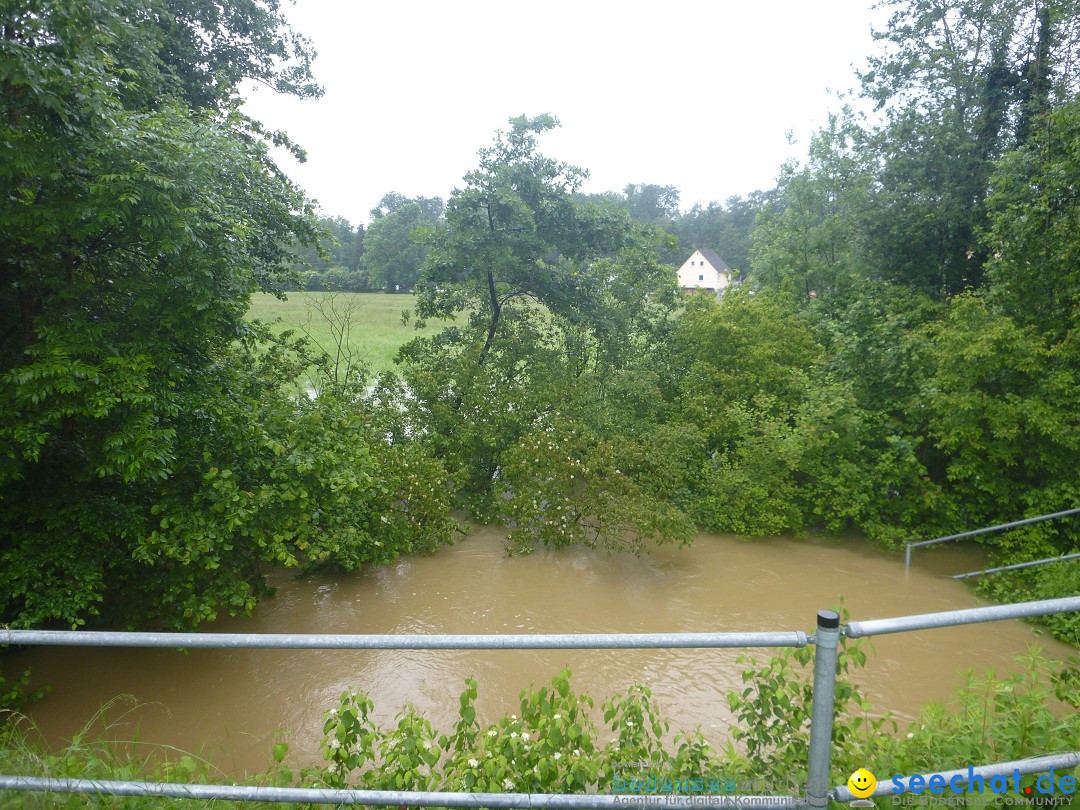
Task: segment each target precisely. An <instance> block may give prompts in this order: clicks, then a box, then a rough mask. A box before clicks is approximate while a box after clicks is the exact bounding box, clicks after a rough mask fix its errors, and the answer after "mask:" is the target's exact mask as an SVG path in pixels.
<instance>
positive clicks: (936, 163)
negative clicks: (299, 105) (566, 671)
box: [0, 0, 1080, 639]
mask: <svg viewBox="0 0 1080 810" xmlns="http://www.w3.org/2000/svg"><path fill="white" fill-rule="evenodd" d="M166 5H168V8H166ZM889 5H890V6H891V7H892V9H893V11H894V15H893V18H892V20H891V22H890V25H889V27H888V28H887V29H886V30H885V31H883V32H882V34H881V36H880V37H879V39H880V40H881V42H882V49H881V50H880V51H879V52H878V53H877V54H875V55H874V56H873V57H872V58H871V62H870V66H869V69H868V70H867V71H866V72H865V73H864V74H862V75H861V77H860V79H861V83H862V93H863V95H864V97H865V98H866V99H868V100H870V101H872V102H873V103H874V104H875V105H877V113H876V114H875V115H873V116H870V117H860V116H858V115H856V114H855V113H853V112H852V111H851V110H850V109H845V110H842V111H841V112H840V113H838V114H837V115H836V116H834V117H833V118H832V119H831V120H830V121H829V123H828V125H827V126H825V127H824V128H823V129H822V130H821V131H820V132H819V133H817V135H816V136H815V137H814V138H813V140H812V142H811V144H810V148H809V153H808V155H807V158H806V160H805V161H804V162H803V163H797V162H792V163H790V164H788V165H785V166H784V167H783V168H782V170H781V173H780V177H779V183H778V186H777V188H776V189H774V190H772V191H770V192H767V193H755V194H753V195H750V197H748V198H747V199H741V198H732V199H729V200H728V201H727V202H726V203H725V204H724V205H718V204H713V205H709V206H696V207H695V208H693V209H691V210H690V211H689V212H685V213H680V212H679V208H678V191H677V189H675V188H673V187H671V186H663V185H658V184H631V185H628V186H626V187H625V189H624V190H623V191H622V192H621V193H614V194H599V195H595V194H594V195H585V194H583V193H582V192H581V184H582V182H583V180H584V178H585V177H586V172H585V171H584V170H583V169H580V168H578V167H575V166H570V165H568V164H565V163H562V162H559V161H558V160H555V159H553V158H551V157H548V156H546V155H544V154H543V152H542V151H541V148H540V141H541V139H542V137H543V134H544V133H545V132H546V131H548V130H550V129H551V128H552V127H554V126H556V125H557V122H556V120H555V119H554V118H553V117H551V116H548V115H543V116H538V117H535V118H528V117H525V116H522V117H520V118H515V119H512V120H511V121H510V127H509V129H508V130H507V131H505V132H499V133H497V135H496V137H495V140H494V142H493V143H492V145H490V146H489V147H487V148H485V149H483V150H481V151H480V156H479V162H478V165H477V167H476V168H475V169H474V170H473V171H471V172H469V173H468V174H467V175H466V176H465V178H464V183H463V185H462V187H461V188H459V189H457V190H455V191H454V192H453V194H452V195H451V196H450V198H449V200H448V201H447V203H446V204H445V206H444V204H443V202H442V200H441V199H439V198H424V197H418V198H415V199H409V198H406V197H404V196H402V195H400V194H396V193H390V194H387V195H386V196H385V197H384V198H383V200H382V201H381V202H380V204H379V206H378V207H377V208H376V209H374V210H373V211H372V221H371V223H370V224H369V226H368V227H367V228H366V230H363V229H357V230H354V229H353V228H352V226H351V225H350V224H349V223H347V222H346V221H344V220H340V219H331V220H325V219H324V220H322V221H321V223H320V221H319V220H318V219H317V218H316V217H315V216H314V215H313V213H312V211H311V210H310V207H309V205H308V203H307V201H306V200H305V198H304V197H303V195H302V194H301V193H300V192H299V191H298V190H297V189H296V188H295V187H294V186H292V184H291V183H290V182H289V181H288V180H287V179H286V178H284V177H283V175H282V174H281V173H280V172H279V171H278V170H277V169H276V167H275V166H274V164H273V162H272V161H271V160H270V157H269V151H268V150H269V146H270V144H273V143H277V144H284V145H286V146H290V144H289V143H288V140H287V138H286V137H285V136H284V135H282V134H280V133H268V132H265V131H264V130H263V129H262V127H260V125H259V124H258V123H257V122H254V121H252V120H250V119H248V118H246V117H244V116H243V115H241V114H240V113H238V112H237V110H238V90H237V83H238V82H239V81H240V80H242V79H244V78H255V79H258V80H260V81H263V82H267V83H270V84H273V85H275V86H277V87H278V88H279V89H281V90H283V91H286V92H293V93H296V94H299V95H313V94H316V93H317V88H316V87H315V86H314V85H313V84H312V82H311V78H310V73H309V64H310V58H311V53H310V50H309V49H308V48H307V46H306V43H304V41H303V40H302V39H300V38H298V37H296V35H294V34H293V33H292V32H291V31H289V30H288V28H287V27H286V26H285V25H284V23H283V20H282V18H281V15H280V13H279V11H278V8H277V5H276V3H275V2H273V1H272V0H258V1H257V0H236V2H233V3H230V4H226V5H224V6H220V7H219V6H213V7H204V6H203V5H202V4H198V3H191V4H183V3H181V4H179V5H177V4H176V3H171V4H165V3H164V0H162V2H161V4H160V5H159V4H155V3H154V2H151V3H142V4H132V5H131V6H130V7H128V6H127V5H124V4H120V5H117V4H107V3H89V4H85V3H84V4H73V3H70V2H63V0H53V1H52V2H48V3H44V4H26V5H25V7H19V8H18V9H16V10H14V11H11V12H9V13H8V14H7V16H6V17H5V19H4V21H3V24H4V34H5V36H4V38H3V40H2V48H3V50H2V54H3V81H4V87H5V94H4V99H3V105H4V110H3V111H4V120H3V132H4V142H5V146H6V148H7V154H8V156H9V157H10V159H8V160H5V161H4V162H3V164H2V165H0V171H2V172H3V174H2V178H3V183H4V186H5V188H6V189H7V192H8V193H7V194H6V195H5V196H4V198H3V201H2V202H0V205H2V206H3V208H2V210H0V217H2V219H3V222H4V224H5V228H4V229H3V233H2V235H0V240H2V241H3V253H2V255H3V264H2V267H0V272H2V273H3V282H4V284H5V289H7V290H8V293H9V294H8V295H7V296H6V297H4V298H3V299H2V300H0V311H2V314H3V323H4V324H5V331H4V332H3V333H2V334H0V379H2V380H3V383H4V385H3V388H2V389H0V409H2V412H3V413H4V415H5V418H4V420H3V422H2V423H0V438H2V440H3V443H4V447H5V448H6V449H5V451H4V453H3V455H0V498H2V499H3V500H2V503H3V506H4V509H3V511H2V517H0V555H2V561H3V566H2V568H0V578H2V579H3V585H4V587H3V588H2V589H0V618H3V619H9V620H14V621H17V622H21V623H34V622H53V621H58V622H62V623H66V624H78V623H82V622H85V621H87V620H88V619H90V618H91V617H97V616H99V614H100V616H102V617H103V618H104V620H106V621H123V622H124V623H128V624H137V623H153V622H158V623H164V624H169V625H172V626H185V625H191V624H195V623H197V622H198V621H200V620H202V619H205V618H208V617H210V616H213V615H214V614H215V612H216V611H217V610H218V609H219V608H221V607H222V606H224V607H226V608H228V609H230V610H237V611H242V610H245V609H248V608H249V607H250V606H251V605H252V604H253V601H254V599H255V598H256V597H257V596H258V594H259V592H260V588H261V585H260V583H261V579H260V576H259V572H258V567H259V565H260V564H261V563H281V564H287V565H321V564H328V565H338V566H342V567H346V568H353V567H355V566H357V565H360V564H362V563H363V562H365V561H376V562H377V561H385V560H388V559H392V558H393V556H394V555H395V554H397V553H400V552H401V551H410V550H427V549H431V548H434V547H435V546H437V545H438V543H439V542H442V541H444V540H445V539H447V538H448V537H449V536H450V533H451V523H450V521H449V519H448V518H447V514H448V512H449V510H450V509H451V508H452V507H455V506H456V507H463V508H465V509H466V510H467V511H468V513H469V514H470V515H471V516H472V517H474V518H478V519H497V520H500V521H503V522H505V523H506V524H507V525H508V526H509V528H510V540H511V548H512V549H516V550H523V551H525V550H528V549H530V548H532V547H533V546H535V545H536V544H546V545H549V546H556V547H557V546H562V545H566V544H570V543H585V544H589V545H597V546H604V547H607V548H628V549H631V550H640V549H641V548H642V547H643V544H644V543H645V542H647V541H652V540H658V541H668V540H676V541H684V542H685V541H687V540H688V539H689V538H690V537H691V536H692V533H693V530H694V528H695V526H696V527H700V528H705V529H709V530H716V531H731V532H736V533H739V534H743V535H761V534H774V533H778V532H803V531H814V530H820V531H825V532H830V533H833V532H841V531H845V530H848V529H856V530H860V531H862V532H863V533H865V534H866V535H867V536H868V537H869V538H871V539H872V540H875V541H880V542H885V543H893V542H897V541H899V540H902V539H906V538H911V537H914V536H919V535H929V534H933V533H945V532H949V531H954V530H964V529H971V528H974V527H977V526H981V525H987V524H992V523H995V522H1001V521H1005V520H1011V519H1015V518H1018V517H1022V516H1026V515H1032V514H1038V513H1042V512H1051V511H1056V510H1060V509H1063V508H1067V507H1070V506H1075V505H1077V503H1078V502H1080V475H1078V473H1077V468H1076V465H1075V463H1074V460H1075V458H1076V454H1077V450H1078V449H1080V425H1078V423H1077V414H1078V413H1080V393H1078V392H1080V388H1078V383H1080V381H1078V379H1077V374H1078V373H1080V368H1078V366H1077V361H1076V358H1077V357H1078V356H1080V352H1078V351H1077V348H1078V346H1077V342H1078V340H1080V337H1078V335H1080V333H1078V331H1077V314H1076V313H1077V304H1078V296H1080V282H1078V280H1077V277H1076V270H1075V266H1076V249H1075V244H1076V243H1077V238H1076V237H1077V236H1078V233H1077V229H1078V222H1080V205H1078V203H1077V200H1076V196H1075V193H1074V188H1075V185H1076V175H1077V172H1078V171H1080V167H1078V166H1077V162H1076V155H1077V153H1078V148H1077V144H1078V142H1080V123H1078V122H1080V106H1078V103H1077V102H1076V101H1075V100H1072V94H1073V92H1074V90H1075V86H1076V77H1075V75H1074V73H1075V67H1074V66H1073V65H1074V61H1075V60H1072V58H1071V56H1072V53H1071V48H1072V45H1071V43H1073V41H1074V40H1075V38H1076V34H1077V31H1076V30H1075V29H1076V21H1077V19H1080V15H1078V14H1077V9H1076V8H1075V4H1074V0H1053V2H1039V3H1037V4H1033V3H1028V2H1022V1H1021V0H997V2H992V3H970V2H966V0H949V2H944V3H927V2H924V0H895V2H891V3H890V4H889ZM166 12H168V13H166ZM237 178H242V179H243V182H237ZM327 233H329V234H330V235H331V236H334V237H336V238H335V239H331V240H330V241H328V242H327V241H323V242H320V235H326V234H327ZM692 247H716V248H718V249H720V250H721V252H722V253H724V254H726V256H727V258H728V261H729V263H731V264H732V265H733V266H734V267H735V268H736V269H737V270H739V271H741V277H742V278H743V284H742V286H741V287H740V288H737V289H735V290H734V291H730V292H728V293H727V294H726V295H725V296H724V297H723V298H722V299H721V300H718V301H717V300H712V299H709V300H706V299H703V298H698V299H695V300H690V299H686V298H682V297H680V296H679V295H678V294H677V293H676V292H675V290H674V286H675V278H674V273H673V269H672V266H671V265H670V264H669V263H668V262H669V261H672V260H675V261H677V260H679V258H680V257H681V256H683V255H685V253H686V252H687V251H688V250H689V249H690V248H692ZM305 265H306V266H307V267H308V269H307V270H306V271H305V272H306V273H307V276H305V277H300V276H299V275H298V274H297V273H296V272H295V270H296V268H297V266H301V267H303V266H305ZM287 284H292V285H297V284H306V285H309V286H310V285H316V286H325V287H331V288H337V289H361V288H372V287H377V288H379V289H383V290H408V289H415V290H416V295H417V298H416V306H415V309H414V311H413V312H412V313H411V317H412V318H413V320H414V321H415V322H417V323H420V324H424V323H427V322H438V321H442V322H445V323H446V324H447V326H446V328H445V329H443V330H442V331H441V332H438V333H437V334H435V335H434V336H429V337H421V338H417V339H415V340H413V341H412V342H411V343H409V344H408V345H407V346H405V347H404V348H403V350H402V353H401V360H402V367H401V373H400V376H394V375H386V376H384V377H383V378H381V379H380V380H379V381H374V380H365V379H364V375H363V369H362V364H358V363H356V362H354V361H355V359H356V358H353V357H350V358H349V359H348V362H347V363H345V365H344V369H343V366H342V363H341V358H340V356H339V355H340V352H336V353H334V357H332V358H330V359H322V360H320V359H319V358H318V357H316V356H313V355H312V353H311V352H310V350H309V349H306V348H304V347H303V346H302V345H290V344H289V343H288V340H287V339H273V340H271V339H270V337H269V334H268V333H267V332H266V331H265V330H264V329H263V328H262V327H260V326H258V325H255V326H252V325H249V324H246V323H245V322H244V320H243V313H244V311H245V309H246V307H247V304H248V300H249V296H250V294H251V293H252V292H253V291H256V290H269V291H274V290H278V289H281V288H282V286H283V285H287ZM346 309H347V308H346ZM322 315H323V316H325V317H327V318H328V319H330V320H335V319H338V320H340V317H341V311H338V310H335V309H334V308H332V307H331V308H329V309H327V310H326V311H324V312H323V313H322ZM348 328H349V324H345V323H340V322H339V323H332V324H330V325H329V327H328V330H327V331H328V333H329V334H331V335H338V336H341V335H344V334H345V333H346V330H347V329H348ZM337 345H338V347H339V348H340V347H341V345H342V342H341V341H340V340H339V341H338V343H337ZM331 348H333V347H331ZM332 353H333V352H332ZM312 367H314V368H316V369H318V370H319V371H318V374H319V376H318V378H317V379H316V380H315V381H314V382H312V383H310V388H311V389H313V390H314V391H315V392H317V396H315V397H314V398H308V397H297V396H296V393H297V392H296V390H295V388H296V386H295V381H296V380H297V379H298V375H300V373H301V371H302V370H304V369H310V368H312ZM309 373H310V372H309ZM373 382H374V383H375V385H374V386H371V387H370V388H369V387H368V386H369V385H370V384H371V383H373ZM988 542H989V543H990V544H991V545H992V546H993V548H994V549H995V550H996V551H997V553H998V556H999V557H1001V559H1002V560H1004V561H1008V562H1013V561H1016V560H1019V559H1030V558H1033V557H1037V556H1048V555H1055V554H1059V553H1062V552H1068V551H1074V550H1076V548H1077V547H1078V542H1080V529H1078V526H1077V522H1076V521H1072V522H1069V521H1064V522H1060V523H1054V524H1040V525H1039V526H1036V527H1031V528H1028V529H1026V530H1023V531H1020V532H1015V533H1012V534H1009V535H1005V536H1002V537H994V538H989V539H988ZM1077 576H1080V573H1078V569H1077V567H1076V566H1073V567H1071V568H1070V567H1068V566H1063V567H1060V568H1055V569H1040V570H1039V571H1036V572H1029V573H1027V574H1024V575H1018V576H1015V577H1011V578H1009V577H1006V578H1000V579H997V580H993V584H992V585H990V586H987V587H989V588H991V589H992V590H994V592H995V593H998V594H1001V595H1008V594H1017V593H1021V594H1038V595H1044V596H1048V595H1056V594H1060V593H1069V592H1075V590H1076V588H1077V579H1076V578H1077ZM130 602H134V603H135V604H136V605H137V607H136V608H130V607H129V606H128V603H130ZM121 606H123V607H121ZM121 617H122V618H121ZM1069 627H1070V626H1068V625H1067V623H1061V624H1060V625H1059V627H1058V632H1059V633H1060V634H1061V635H1063V636H1064V637H1066V638H1070V639H1071V638H1072V637H1073V635H1074V634H1075V629H1069Z"/></svg>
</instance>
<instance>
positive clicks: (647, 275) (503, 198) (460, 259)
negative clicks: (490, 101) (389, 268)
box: [403, 115, 689, 545]
mask: <svg viewBox="0 0 1080 810" xmlns="http://www.w3.org/2000/svg"><path fill="white" fill-rule="evenodd" d="M510 123H511V128H510V129H509V130H508V131H506V132H500V133H498V135H497V136H496V139H495V142H494V144H493V145H492V146H490V147H488V148H486V149H483V150H481V152H480V164H479V166H478V168H477V169H475V170H473V171H471V172H469V173H468V174H467V175H466V176H465V185H464V187H463V188H459V189H456V190H455V191H454V193H453V194H452V195H451V197H450V201H449V204H448V206H447V214H446V224H445V227H443V228H441V229H439V230H438V231H436V232H434V233H433V237H432V245H431V252H430V254H429V256H428V259H427V262H426V264H425V266H424V271H423V275H422V277H421V280H420V283H419V285H418V287H417V304H416V314H417V315H418V316H419V318H420V319H430V318H453V317H456V318H457V322H455V323H454V325H452V326H449V327H448V328H447V329H445V330H444V331H443V332H441V333H439V334H438V335H436V336H434V337H432V338H425V339H418V340H416V341H413V343H412V344H410V345H409V346H407V347H406V348H405V349H404V350H403V354H404V356H405V359H407V360H408V361H410V362H409V365H408V366H407V367H406V377H407V380H408V382H409V386H410V388H411V389H412V390H413V391H414V392H415V393H416V400H415V402H416V405H417V408H418V409H419V410H421V411H422V414H421V416H420V418H421V419H422V422H421V424H423V425H424V426H425V428H426V429H427V430H429V431H430V436H431V440H432V442H433V443H434V444H435V445H436V446H437V447H438V450H439V453H440V455H441V456H442V457H443V458H444V459H446V461H447V464H448V467H449V468H450V469H451V471H452V472H454V473H455V475H456V476H457V479H458V481H459V483H460V486H461V489H462V492H463V493H464V494H465V496H466V497H467V498H468V499H469V501H470V505H471V506H472V507H473V510H474V514H477V515H481V516H482V515H485V514H486V515H493V514H495V515H500V516H503V517H504V518H506V519H512V520H514V521H515V522H516V523H517V524H518V525H519V527H520V530H519V531H518V532H516V533H515V539H516V540H519V541H521V542H527V541H528V542H531V541H539V542H546V543H553V544H562V543H566V542H587V543H605V544H611V545H622V544H624V543H627V542H634V538H638V537H642V536H645V537H655V536H662V537H672V536H681V537H685V536H687V534H688V531H689V524H688V523H687V522H686V520H685V518H684V517H683V518H680V517H679V516H678V514H677V513H676V512H675V511H673V510H672V508H671V507H670V505H669V504H665V503H663V502H661V501H659V500H658V499H657V498H656V497H655V494H654V495H652V496H650V494H649V491H648V488H647V486H645V485H644V484H642V483H641V482H640V481H637V480H635V479H634V478H633V477H631V473H632V471H633V469H634V465H631V464H630V463H629V462H628V463H627V465H626V468H625V469H624V468H623V467H622V466H621V465H620V464H619V462H618V459H619V458H620V457H624V456H625V457H630V456H633V455H636V456H638V457H639V458H640V457H641V456H642V455H643V452H642V450H641V449H640V447H638V446H637V445H636V444H635V437H634V436H632V435H627V434H626V433H625V432H622V431H616V430H613V429H612V428H611V425H612V419H615V418H616V417H615V416H614V415H613V408H614V405H613V403H612V402H611V400H610V399H609V398H608V397H609V396H610V395H611V387H612V386H613V385H614V381H615V379H616V378H617V377H618V376H619V372H620V370H622V369H624V368H626V367H627V365H628V364H629V363H631V362H633V359H634V358H635V357H637V356H644V354H645V348H646V346H647V344H648V342H649V336H650V335H651V334H652V333H653V330H654V329H655V328H656V327H657V324H656V321H657V316H658V315H660V314H661V313H663V312H665V311H666V310H667V308H668V307H670V306H671V305H672V304H673V303H674V290H675V281H674V275H673V273H672V272H671V269H670V268H669V267H665V266H664V265H662V264H660V262H659V261H658V254H657V247H658V245H657V243H656V232H655V229H653V228H647V227H645V226H641V225H638V224H635V223H634V221H633V220H632V219H631V218H630V217H629V216H627V215H626V214H625V213H624V212H620V211H618V210H616V209H614V208H613V207H612V206H610V205H608V204H582V203H580V202H578V201H577V200H576V199H575V196H574V192H575V191H576V190H577V188H578V186H579V185H580V183H581V182H582V180H583V179H584V177H585V172H584V171H582V170H581V169H578V168H576V167H573V166H570V165H568V164H565V163H561V162H559V161H556V160H554V159H552V158H549V157H546V156H544V155H543V154H541V153H540V152H539V150H538V142H537V138H538V136H539V135H540V134H542V133H543V132H545V131H547V130H550V129H551V128H553V127H555V126H556V125H557V122H556V120H555V119H554V118H553V117H551V116H546V115H545V116H539V117H536V118H526V117H524V116H522V117H520V118H515V119H512V120H511V122H510ZM540 444H543V445H544V447H545V448H548V449H546V450H544V451H543V452H544V453H546V454H548V455H549V459H548V460H549V461H550V462H551V464H552V466H551V467H550V468H549V469H548V470H547V473H545V477H543V478H538V477H537V476H536V475H535V474H533V473H529V471H528V470H529V463H530V462H529V461H527V459H529V460H531V459H537V458H539V455H538V453H539V452H540V450H539V445H540ZM549 445H550V447H555V446H556V445H558V446H560V447H562V448H564V450H563V451H560V454H559V455H557V456H553V455H551V452H553V451H551V449H550V447H549ZM635 448H636V449H635ZM583 456H588V457H589V458H591V459H593V461H594V463H593V464H591V465H590V464H586V465H585V466H586V467H589V468H590V469H592V473H591V474H589V473H587V472H586V471H585V470H583V469H577V468H574V465H575V464H577V463H579V462H580V461H581V458H582V457H583ZM532 463H533V464H535V462H532ZM583 476H584V477H583ZM555 482H557V483H555ZM545 486H547V487H548V489H546V490H544V491H543V492H541V489H543V487H545ZM545 493H546V494H545ZM575 493H576V494H577V495H579V496H581V498H582V500H581V501H580V502H578V503H575V502H574V496H575ZM511 513H512V514H511ZM545 527H547V528H545Z"/></svg>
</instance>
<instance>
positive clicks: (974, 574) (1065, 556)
mask: <svg viewBox="0 0 1080 810" xmlns="http://www.w3.org/2000/svg"><path fill="white" fill-rule="evenodd" d="M1065 560H1080V552H1077V553H1076V554H1063V555H1061V556H1060V557H1044V558H1043V559H1041V560H1031V561H1030V562H1022V563H1014V564H1013V565H1001V566H998V567H997V568H984V569H982V570H981V571H968V572H967V573H966V574H953V575H952V578H953V579H969V578H970V577H982V576H986V575H987V574H999V573H1001V572H1002V571H1019V570H1021V569H1023V568H1034V567H1035V566H1036V565H1048V564H1050V563H1055V562H1064V561H1065Z"/></svg>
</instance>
